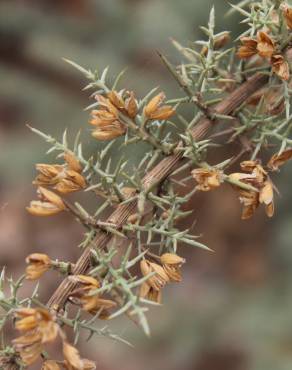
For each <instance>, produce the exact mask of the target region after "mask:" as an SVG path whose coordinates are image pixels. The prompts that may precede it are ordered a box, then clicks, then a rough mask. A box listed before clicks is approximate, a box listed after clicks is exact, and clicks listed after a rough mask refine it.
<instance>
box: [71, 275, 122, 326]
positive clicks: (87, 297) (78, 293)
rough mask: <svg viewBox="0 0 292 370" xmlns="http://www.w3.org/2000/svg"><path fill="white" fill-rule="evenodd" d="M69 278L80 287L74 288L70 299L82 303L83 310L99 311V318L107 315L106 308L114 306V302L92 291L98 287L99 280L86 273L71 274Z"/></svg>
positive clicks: (92, 312)
mask: <svg viewBox="0 0 292 370" xmlns="http://www.w3.org/2000/svg"><path fill="white" fill-rule="evenodd" d="M71 279H72V280H73V281H74V282H76V283H78V284H80V285H81V286H80V288H77V289H75V290H74V291H73V292H72V294H71V299H73V300H75V303H76V304H80V305H82V308H83V310H85V311H87V312H89V313H91V314H93V315H95V314H97V313H99V318H100V319H107V318H108V317H109V312H108V310H109V309H111V308H113V307H115V306H116V302H114V301H112V300H110V299H103V298H101V297H100V295H99V294H98V293H94V291H95V290H96V289H97V288H99V287H100V284H99V282H98V281H97V280H96V279H95V278H93V277H91V276H86V275H76V276H72V277H71Z"/></svg>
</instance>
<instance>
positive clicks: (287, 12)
mask: <svg viewBox="0 0 292 370" xmlns="http://www.w3.org/2000/svg"><path fill="white" fill-rule="evenodd" d="M282 10H283V14H284V17H285V20H286V23H287V26H288V28H289V29H290V30H292V8H290V7H289V6H288V5H287V4H283V5H282Z"/></svg>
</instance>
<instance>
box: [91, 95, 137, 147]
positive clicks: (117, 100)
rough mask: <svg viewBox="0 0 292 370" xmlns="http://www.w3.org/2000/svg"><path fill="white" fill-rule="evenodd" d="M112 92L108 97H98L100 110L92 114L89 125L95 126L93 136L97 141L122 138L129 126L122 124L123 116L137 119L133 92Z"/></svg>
mask: <svg viewBox="0 0 292 370" xmlns="http://www.w3.org/2000/svg"><path fill="white" fill-rule="evenodd" d="M125 94H126V95H127V97H126V98H124V97H123V91H121V92H116V91H110V92H109V93H108V94H107V97H104V96H102V95H96V97H95V98H96V100H97V102H98V104H99V109H98V110H93V111H92V112H91V116H92V118H91V120H90V121H89V123H90V124H91V125H93V126H94V130H93V132H92V136H93V137H94V138H95V139H97V140H112V139H114V138H116V137H119V136H122V135H124V134H125V132H126V130H127V126H126V124H125V123H124V122H122V117H121V115H122V114H123V115H125V116H126V117H129V118H131V119H133V118H135V117H136V114H137V111H138V106H137V102H136V99H135V97H134V93H133V92H126V93H125Z"/></svg>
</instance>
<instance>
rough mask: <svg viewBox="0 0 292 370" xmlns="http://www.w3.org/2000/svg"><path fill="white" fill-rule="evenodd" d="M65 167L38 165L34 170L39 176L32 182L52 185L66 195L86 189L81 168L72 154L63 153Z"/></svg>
mask: <svg viewBox="0 0 292 370" xmlns="http://www.w3.org/2000/svg"><path fill="white" fill-rule="evenodd" d="M64 159H65V162H66V165H58V164H54V165H50V164H42V163H39V164H37V165H36V169H37V170H38V171H39V174H38V175H37V177H36V178H35V180H34V181H33V184H34V185H45V186H47V185H54V189H56V190H58V191H59V192H60V193H63V194H67V193H71V192H74V191H79V190H81V189H84V188H85V187H86V180H85V178H84V177H83V176H82V175H81V172H82V167H81V165H80V163H79V161H78V160H77V158H76V157H75V156H74V154H73V153H72V152H65V153H64Z"/></svg>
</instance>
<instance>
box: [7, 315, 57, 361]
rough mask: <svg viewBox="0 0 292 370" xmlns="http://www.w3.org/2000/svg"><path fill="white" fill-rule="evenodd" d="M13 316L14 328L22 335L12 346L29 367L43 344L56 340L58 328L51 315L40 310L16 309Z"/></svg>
mask: <svg viewBox="0 0 292 370" xmlns="http://www.w3.org/2000/svg"><path fill="white" fill-rule="evenodd" d="M15 316H16V323H15V327H16V329H17V330H19V331H20V332H22V333H23V335H22V336H20V337H18V338H16V339H14V340H13V345H14V348H15V349H16V351H17V352H18V353H19V354H20V357H21V359H22V361H23V362H24V363H25V364H27V365H30V364H32V363H34V362H35V361H36V360H37V359H38V357H39V356H40V354H41V352H42V350H43V344H45V343H49V342H53V341H54V340H55V339H56V337H57V335H58V333H59V326H58V324H57V323H56V322H55V320H54V318H53V317H52V315H51V314H50V313H49V312H48V311H47V310H45V309H41V308H22V309H18V310H16V311H15Z"/></svg>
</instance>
